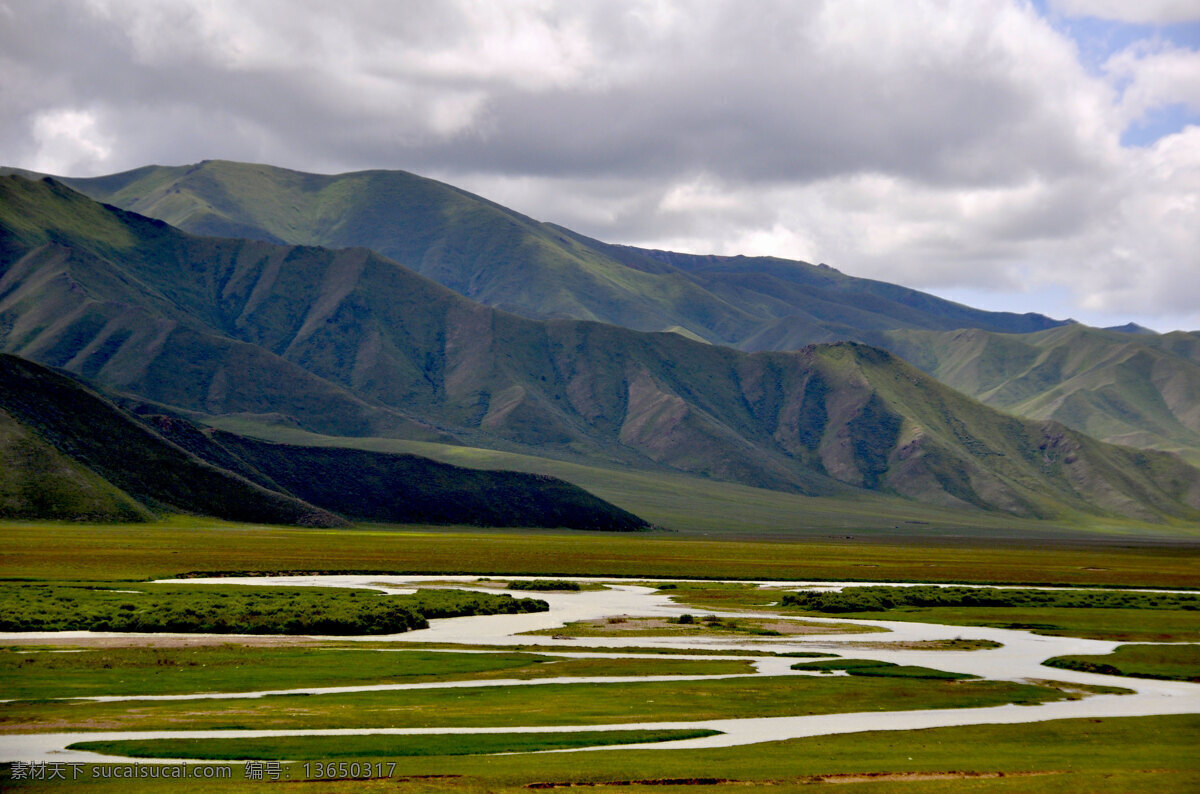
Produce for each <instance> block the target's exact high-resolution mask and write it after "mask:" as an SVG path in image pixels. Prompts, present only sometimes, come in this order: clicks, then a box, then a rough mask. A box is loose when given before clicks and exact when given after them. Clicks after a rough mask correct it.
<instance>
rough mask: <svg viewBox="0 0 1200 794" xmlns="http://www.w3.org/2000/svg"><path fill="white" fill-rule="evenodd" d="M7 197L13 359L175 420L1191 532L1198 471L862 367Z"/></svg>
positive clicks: (26, 196)
mask: <svg viewBox="0 0 1200 794" xmlns="http://www.w3.org/2000/svg"><path fill="white" fill-rule="evenodd" d="M0 190H2V191H4V192H3V193H0V198H2V199H3V201H0V224H4V223H8V221H7V220H6V218H7V217H9V216H18V217H22V218H24V217H29V216H30V215H31V214H34V213H36V214H37V217H44V218H46V219H47V220H46V221H45V223H46V224H47V225H46V227H45V228H43V229H40V230H38V229H36V228H35V229H34V230H33V231H27V230H24V228H23V227H18V226H17V224H16V223H15V222H14V223H13V226H14V228H18V229H19V230H20V231H21V234H22V235H24V236H23V237H22V238H21V243H20V244H19V245H16V246H14V248H13V249H12V250H11V251H10V252H9V253H8V254H7V255H6V256H5V258H4V259H3V260H0V265H2V266H3V268H4V275H3V278H4V280H5V283H7V284H8V285H10V286H9V288H8V292H7V293H6V294H5V295H3V296H0V329H2V330H3V336H2V337H0V345H3V347H4V348H6V349H8V350H12V351H16V352H19V353H20V354H22V355H26V356H28V357H31V358H35V359H37V360H39V361H44V362H46V363H51V364H55V365H59V366H64V367H66V368H67V369H70V370H71V371H74V372H79V373H81V374H88V375H91V376H94V377H95V378H97V379H98V380H99V381H100V382H101V383H103V384H106V385H108V386H110V387H114V388H116V389H119V390H123V391H126V392H130V393H133V394H137V395H139V396H141V397H143V398H145V399H149V400H153V401H155V402H158V403H161V404H164V405H170V406H176V407H178V408H182V409H186V410H189V411H193V412H197V413H202V414H206V415H246V414H250V415H263V414H269V413H274V414H276V415H277V416H280V417H281V418H284V419H285V420H290V421H293V422H295V423H296V424H297V425H298V426H299V427H301V428H303V429H307V430H310V431H314V432H320V433H326V434H329V435H343V436H344V435H358V436H368V435H375V436H379V435H383V436H389V435H397V436H407V437H409V438H415V437H419V435H418V434H424V437H425V438H426V439H430V440H436V439H437V438H441V439H443V440H444V439H445V438H447V437H451V436H452V437H454V438H456V439H457V440H459V441H461V442H467V443H470V444H472V445H474V446H484V447H489V446H490V447H498V448H501V449H508V450H511V451H518V452H520V451H525V452H533V453H536V454H538V455H540V456H549V457H558V458H562V459H566V460H576V461H580V462H602V463H604V464H606V465H615V464H625V465H632V466H635V467H640V468H650V467H662V468H666V469H670V470H675V471H682V472H688V473H692V474H696V475H700V476H704V477H710V478H714V479H720V480H727V481H735V482H740V483H743V484H747V485H753V486H757V487H765V488H771V489H782V490H792V491H799V492H802V493H807V494H811V495H825V496H837V495H842V494H849V493H855V492H860V491H861V490H862V489H865V490H868V491H879V492H885V493H892V494H899V495H903V496H906V497H910V498H913V499H918V500H921V501H923V502H927V503H933V504H938V505H945V506H952V507H974V508H979V509H984V510H996V511H1002V512H1006V513H1010V514H1014V515H1021V516H1028V517H1056V516H1063V515H1067V514H1072V515H1073V514H1075V513H1077V512H1085V513H1098V514H1102V515H1110V516H1113V515H1116V516H1129V517H1134V518H1138V519H1148V520H1159V519H1164V518H1168V517H1170V518H1172V519H1178V520H1184V521H1189V520H1195V519H1196V518H1197V517H1200V512H1197V506H1198V504H1200V472H1197V470H1195V469H1193V468H1190V467H1188V466H1185V465H1183V464H1180V463H1179V462H1178V461H1175V460H1173V459H1170V458H1168V457H1166V456H1156V455H1153V454H1149V453H1145V454H1139V453H1134V452H1132V451H1130V450H1126V449H1121V448H1116V447H1110V446H1107V445H1102V444H1098V443H1096V442H1094V441H1092V440H1091V439H1088V438H1086V437H1084V436H1080V435H1078V434H1076V433H1073V432H1071V431H1068V430H1066V429H1065V428H1063V427H1061V426H1059V425H1056V424H1053V423H1044V422H1042V423H1034V422H1022V421H1019V420H1016V419H1013V418H1010V417H1007V416H1004V415H1002V414H999V413H997V412H995V411H993V410H990V409H988V408H986V407H985V406H983V405H980V404H979V403H976V402H974V401H972V400H969V399H967V398H964V397H962V396H961V395H959V394H957V393H955V392H953V391H951V390H950V389H948V388H946V387H944V386H942V385H941V384H939V383H937V382H936V381H934V380H933V379H932V378H930V377H928V376H926V375H924V374H923V373H921V372H919V371H917V370H915V369H913V368H911V367H909V366H907V365H906V364H904V363H903V362H902V361H899V360H898V359H896V358H895V357H893V356H890V355H888V354H885V353H883V352H882V351H879V350H876V349H874V348H869V347H866V346H864V345H858V344H846V345H835V346H818V347H814V348H806V349H804V350H801V351H796V352H792V353H757V354H745V353H740V352H738V351H735V350H732V349H730V348H727V347H721V346H716V345H709V344H703V343H699V342H695V341H692V340H689V339H687V338H684V337H683V336H681V335H679V334H675V333H656V334H641V333H636V332H632V331H629V330H627V329H624V328H619V327H614V326H610V325H602V324H598V323H589V322H578V321H568V320H551V321H543V322H538V321H534V320H529V319H525V318H521V317H517V316H514V315H511V314H507V313H504V312H499V311H496V310H494V309H490V308H488V307H485V306H481V305H479V304H477V303H474V302H471V301H469V300H467V299H465V298H463V297H462V296H460V295H458V294H456V293H454V292H452V291H450V290H448V289H446V288H444V287H441V286H439V285H437V284H434V283H432V282H430V281H428V280H426V279H423V278H421V277H420V276H418V275H416V274H414V273H412V272H411V271H408V270H407V269H405V268H403V267H401V266H400V265H398V264H396V263H394V262H392V261H390V260H387V259H384V258H383V257H380V256H378V255H377V254H374V253H372V252H369V251H367V250H365V249H350V250H344V251H336V252H335V251H330V250H326V249H319V248H307V247H282V246H274V245H271V244H269V243H263V242H255V241H245V240H228V239H218V238H197V237H192V236H189V235H186V234H183V233H180V232H178V231H176V230H174V229H172V228H171V227H168V226H165V225H164V224H161V223H159V222H154V221H150V220H148V219H145V218H142V217H140V216H136V215H132V214H130V213H125V212H123V211H120V210H116V209H111V210H102V211H103V212H104V213H107V215H106V216H105V217H104V218H103V219H102V220H99V221H97V222H96V225H97V228H98V229H99V230H100V232H98V234H97V235H96V236H92V235H90V234H89V233H87V231H86V229H85V230H84V231H79V230H78V229H76V228H75V226H74V225H71V224H68V223H66V222H59V221H56V220H55V218H57V217H59V216H61V215H74V214H75V211H74V209H73V208H74V207H76V206H77V205H81V206H80V212H83V211H86V212H93V213H94V212H96V210H95V209H94V206H85V205H89V204H90V202H88V200H87V199H85V198H83V197H82V196H78V195H77V194H76V195H67V194H64V192H63V189H62V188H61V187H60V186H58V185H57V184H56V183H53V182H30V181H27V180H23V179H19V178H15V177H9V178H4V179H0ZM72 223H73V221H72ZM0 228H2V227H0ZM114 229H121V230H123V232H124V234H125V235H126V237H125V238H124V242H122V243H121V246H122V247H120V248H119V249H117V248H114V246H113V244H112V243H111V242H110V240H111V239H113V238H114V235H115V231H114ZM130 241H132V242H130ZM48 306H53V307H54V311H53V314H48V313H47V312H48V309H47V307H48ZM297 370H300V371H302V373H303V374H302V375H301V374H299V373H297V372H296V371H297ZM293 373H295V375H294V376H293ZM338 401H340V403H339V402H338ZM337 405H349V406H351V407H354V408H357V412H355V411H347V412H346V413H345V414H343V413H341V412H340V411H338V410H335V408H336V406H337Z"/></svg>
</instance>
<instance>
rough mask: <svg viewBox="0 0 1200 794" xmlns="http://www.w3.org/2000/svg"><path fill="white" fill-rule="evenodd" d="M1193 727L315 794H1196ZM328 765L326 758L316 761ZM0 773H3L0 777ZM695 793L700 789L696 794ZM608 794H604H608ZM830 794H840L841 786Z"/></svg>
mask: <svg viewBox="0 0 1200 794" xmlns="http://www.w3.org/2000/svg"><path fill="white" fill-rule="evenodd" d="M1197 734H1200V716H1198V715H1186V716H1170V717H1131V718H1124V719H1078V720H1052V721H1048V722H1037V723H1030V724H1025V725H974V726H965V727H953V728H936V729H930V730H920V731H880V732H872V733H860V734H848V735H841V736H818V737H813V738H808V739H793V740H789V741H778V742H768V743H764V744H758V745H754V746H753V747H750V748H747V747H731V748H721V749H712V750H685V751H670V750H611V751H604V752H588V753H556V754H551V755H538V756H534V757H533V758H531V757H529V756H520V755H509V756H489V757H470V756H445V755H443V756H434V757H418V758H395V759H392V758H390V757H389V756H388V755H386V754H385V755H383V756H382V758H383V759H384V760H386V761H388V762H390V761H392V760H394V761H395V762H396V766H395V767H394V768H391V769H390V770H389V771H390V772H391V775H390V777H386V778H382V777H381V778H379V779H375V780H351V779H345V778H343V779H337V778H336V777H334V778H333V779H326V780H323V781H322V782H321V784H320V786H321V789H320V790H321V791H330V792H359V791H376V790H378V791H385V790H386V791H393V790H396V788H397V785H398V784H400V785H402V786H403V788H401V790H403V791H421V792H468V793H469V794H482V793H483V792H504V793H505V794H509V793H515V792H528V791H530V790H531V786H532V785H537V786H539V787H546V788H549V787H563V788H567V787H572V786H583V787H587V789H588V790H593V787H594V790H597V791H605V790H609V787H610V786H612V787H615V789H616V790H618V791H622V792H626V791H630V792H695V791H703V792H705V794H715V793H719V794H733V793H734V792H744V791H746V790H747V788H749V787H763V788H767V789H768V790H776V791H786V790H790V789H791V788H793V787H799V786H807V785H809V784H814V783H839V784H844V786H845V789H846V790H848V791H859V790H865V791H868V792H870V793H871V794H877V793H878V792H920V794H926V793H927V792H944V791H949V792H959V791H987V792H993V791H997V792H1022V793H1024V792H1031V793H1032V794H1041V793H1042V792H1054V793H1057V792H1063V791H1073V792H1094V791H1107V792H1146V793H1147V794H1161V792H1164V791H1194V790H1196V789H1197V788H1200V759H1198V757H1197V755H1196V744H1195V737H1196V736H1197ZM321 755H322V757H324V754H321ZM289 772H290V774H291V778H290V779H288V780H280V781H278V782H275V783H272V782H270V781H257V780H256V781H246V780H245V779H244V777H242V776H241V774H240V772H239V771H236V770H235V772H234V778H235V779H234V780H232V781H229V782H221V781H214V780H193V781H151V780H134V781H131V780H114V779H102V778H97V777H93V776H92V775H91V767H90V766H87V767H85V768H84V774H83V776H82V777H81V778H80V780H79V781H76V782H72V781H66V782H45V783H40V784H32V783H26V782H20V781H12V780H5V779H4V778H3V777H0V782H2V783H3V784H4V786H5V787H6V788H8V787H11V788H14V789H24V788H30V789H33V788H36V789H38V790H48V791H54V790H68V789H70V790H75V789H77V788H79V787H80V786H83V787H84V788H85V789H86V790H88V791H115V792H126V791H139V792H140V791H155V792H158V791H184V792H188V793H189V794H190V793H191V792H210V791H211V792H226V791H246V790H248V789H250V790H262V789H267V790H279V791H282V792H287V791H294V790H296V788H297V785H298V784H301V785H302V782H303V780H304V778H303V765H302V764H292V765H291V766H290V769H289ZM4 774H5V773H4V772H3V771H0V776H3V775H4ZM697 783H700V784H702V785H696V784H697ZM605 784H607V785H605ZM838 790H839V791H840V790H842V787H841V786H839V787H838Z"/></svg>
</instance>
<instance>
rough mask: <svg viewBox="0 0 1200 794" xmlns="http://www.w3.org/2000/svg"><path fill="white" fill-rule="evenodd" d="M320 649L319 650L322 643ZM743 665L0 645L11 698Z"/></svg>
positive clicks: (737, 668) (735, 668)
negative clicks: (3, 646)
mask: <svg viewBox="0 0 1200 794" xmlns="http://www.w3.org/2000/svg"><path fill="white" fill-rule="evenodd" d="M314 645H315V644H314ZM752 672H753V668H752V667H751V666H750V664H749V662H745V661H739V660H735V659H710V660H693V659H625V658H615V659H569V658H556V657H553V656H542V655H538V654H532V653H515V652H503V651H501V652H497V653H486V654H482V653H454V652H442V651H423V650H407V649H390V650H381V649H369V650H358V649H354V648H330V647H320V646H317V647H313V646H285V647H261V646H245V645H201V646H193V647H153V646H148V647H142V646H131V647H117V648H45V647H43V648H26V647H21V646H10V647H7V648H0V691H3V692H4V693H5V696H6V697H8V698H16V699H21V700H34V699H45V698H70V697H89V696H96V695H184V694H194V693H199V692H252V691H255V690H275V689H300V688H305V687H332V686H355V685H373V684H408V683H427V682H432V681H464V680H481V681H486V680H489V679H495V678H556V677H564V676H631V677H633V676H643V675H729V674H747V675H748V674H750V673H752Z"/></svg>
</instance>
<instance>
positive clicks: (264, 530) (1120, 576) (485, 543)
mask: <svg viewBox="0 0 1200 794" xmlns="http://www.w3.org/2000/svg"><path fill="white" fill-rule="evenodd" d="M195 571H201V572H210V571H237V572H263V573H269V572H280V571H288V572H303V571H326V572H338V571H341V572H397V573H420V574H443V573H480V572H484V571H486V572H489V573H494V574H528V575H539V576H571V575H574V576H614V577H616V576H629V577H637V576H655V577H688V576H696V575H697V574H702V575H703V576H704V577H712V578H719V577H729V578H753V579H826V580H860V581H861V580H874V581H930V582H982V583H1006V584H1071V585H1090V586H1142V587H1171V588H1188V587H1191V588H1197V587H1200V548H1196V547H1191V546H1188V547H1174V546H1167V547H1162V546H1132V547H1131V546H1127V545H1124V544H1112V545H1107V544H1104V545H1092V546H1083V547H1080V546H1076V545H1071V544H1041V543H1039V544H1036V545H1034V544H1030V545H1023V544H1006V543H1000V542H996V541H969V540H968V541H953V540H944V541H941V542H936V541H932V540H930V539H927V538H926V539H923V540H921V541H920V542H911V541H910V542H906V541H904V540H899V539H897V540H878V539H875V540H872V539H864V538H858V539H846V538H820V539H815V538H814V539H809V540H804V541H793V542H749V541H736V540H705V539H697V538H685V537H679V536H671V535H661V534H660V535H655V536H647V535H628V534H623V533H587V534H584V533H571V532H555V531H524V532H512V531H498V530H497V531H482V530H470V529H465V528H463V529H460V528H441V527H403V528H396V527H360V528H357V529H351V530H339V531H321V530H307V529H299V528H284V527H268V526H255V525H238V524H230V523H225V522H221V521H211V520H204V519H184V518H180V519H176V520H174V521H170V522H163V523H159V524H150V525H115V526H95V525H86V524H63V523H53V522H22V521H6V522H0V577H4V578H8V579H26V580H30V579H32V580H55V579H72V580H85V579H86V580H96V581H122V580H123V581H136V580H141V579H145V578H152V577H154V578H157V577H170V576H178V575H181V574H185V573H188V572H195ZM777 597H778V596H776V598H777Z"/></svg>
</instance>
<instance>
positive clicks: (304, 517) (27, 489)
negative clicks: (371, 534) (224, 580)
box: [0, 355, 345, 527]
mask: <svg viewBox="0 0 1200 794" xmlns="http://www.w3.org/2000/svg"><path fill="white" fill-rule="evenodd" d="M0 409H2V410H3V412H4V416H5V417H7V419H8V422H7V424H8V430H9V437H10V439H13V440H14V441H15V442H16V443H12V442H10V443H9V444H7V445H6V446H7V447H8V450H9V452H8V454H7V455H6V457H9V458H10V459H11V458H13V457H15V456H16V454H14V453H20V452H22V451H25V452H27V453H28V457H27V460H30V461H31V462H30V464H29V465H26V466H21V467H13V468H11V469H6V474H5V475H4V480H5V481H7V482H8V486H9V489H13V490H15V489H17V488H19V489H20V490H21V492H22V493H24V494H25V495H26V496H25V498H24V500H23V501H24V502H25V503H26V504H27V505H28V506H25V507H22V505H21V504H20V503H14V502H13V500H10V505H11V506H10V508H9V509H8V510H6V511H5V513H4V514H5V515H8V516H13V517H16V516H21V517H39V518H71V519H80V520H94V519H98V518H108V519H112V520H138V519H145V518H148V517H149V515H150V511H149V510H148V509H147V508H151V509H153V510H157V511H165V512H184V513H198V514H201V515H210V516H217V517H219V518H226V519H230V520H233V521H250V522H256V523H271V524H301V525H306V526H326V527H328V526H341V525H343V524H345V522H344V521H343V520H342V519H340V518H338V517H337V516H334V515H332V514H331V513H328V512H326V511H324V510H320V509H318V508H315V507H313V506H312V505H310V504H306V503H304V502H302V501H300V500H297V499H295V498H293V497H291V496H288V495H285V494H282V493H279V492H277V491H272V490H268V489H266V488H263V487H261V486H259V485H257V484H255V483H251V482H248V481H246V480H244V479H242V478H240V477H237V476H235V475H232V474H231V473H230V472H227V471H224V470H222V469H218V468H216V467H214V466H211V465H209V464H207V463H205V462H203V461H201V460H200V459H198V458H196V457H195V456H193V455H190V454H189V453H187V452H186V451H184V450H183V449H181V448H180V447H178V446H176V445H174V444H172V443H170V442H168V441H166V440H165V439H163V438H162V437H161V436H159V435H158V434H156V433H154V432H152V431H150V430H149V429H148V428H146V427H144V426H143V425H142V424H141V423H139V422H138V421H137V420H136V419H134V418H133V417H132V416H130V415H129V414H126V413H125V412H123V411H121V410H120V409H118V408H117V407H116V406H114V405H113V404H112V403H110V402H108V401H107V400H105V399H104V398H103V397H101V396H100V395H98V394H96V393H95V392H93V391H91V390H90V389H88V388H86V387H84V386H83V385H81V384H80V383H78V382H76V381H74V380H71V379H70V378H67V377H65V376H63V375H59V374H57V373H55V372H52V371H50V370H48V369H46V368H45V367H42V366H39V365H37V364H34V363H32V362H29V361H25V360H24V359H21V358H17V357H16V356H9V355H0ZM22 442H23V443H22ZM46 474H49V475H50V476H49V477H44V475H46ZM73 481H79V486H78V488H75V487H73V485H74V483H73Z"/></svg>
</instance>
